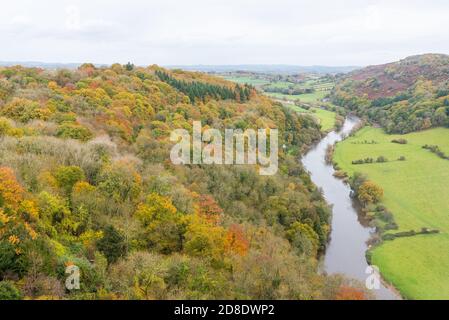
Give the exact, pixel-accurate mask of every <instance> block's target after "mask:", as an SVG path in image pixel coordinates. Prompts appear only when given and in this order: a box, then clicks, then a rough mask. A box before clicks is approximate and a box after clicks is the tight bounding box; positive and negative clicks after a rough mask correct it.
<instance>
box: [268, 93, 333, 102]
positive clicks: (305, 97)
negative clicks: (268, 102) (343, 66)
mask: <svg viewBox="0 0 449 320" xmlns="http://www.w3.org/2000/svg"><path fill="white" fill-rule="evenodd" d="M328 93H329V92H327V91H315V92H313V93H305V94H299V95H290V94H283V93H278V92H265V94H266V95H267V96H270V97H272V98H276V99H287V100H299V101H301V102H305V103H311V102H318V101H320V100H322V99H324V97H325V96H326V95H327V94H328Z"/></svg>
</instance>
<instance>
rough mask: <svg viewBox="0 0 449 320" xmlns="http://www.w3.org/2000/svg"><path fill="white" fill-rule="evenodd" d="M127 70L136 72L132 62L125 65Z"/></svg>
mask: <svg viewBox="0 0 449 320" xmlns="http://www.w3.org/2000/svg"><path fill="white" fill-rule="evenodd" d="M125 69H126V71H133V70H134V64H132V63H131V62H128V63H127V64H126V65H125Z"/></svg>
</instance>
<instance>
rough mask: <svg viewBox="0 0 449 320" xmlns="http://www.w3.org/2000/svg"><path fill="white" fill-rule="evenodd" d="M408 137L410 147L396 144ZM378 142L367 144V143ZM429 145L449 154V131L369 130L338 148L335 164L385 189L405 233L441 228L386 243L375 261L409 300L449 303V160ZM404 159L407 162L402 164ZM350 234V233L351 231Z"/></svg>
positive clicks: (374, 254) (388, 203)
mask: <svg viewBox="0 0 449 320" xmlns="http://www.w3.org/2000/svg"><path fill="white" fill-rule="evenodd" d="M394 138H405V139H407V140H408V144H406V145H399V144H394V143H391V140H392V139H394ZM365 140H366V141H373V140H374V141H376V142H377V144H363V143H361V142H363V141H365ZM425 144H432V145H438V146H439V147H440V148H441V149H442V150H443V151H444V152H445V153H446V154H449V129H443V128H437V129H432V130H427V131H423V132H416V133H411V134H407V135H403V136H395V135H387V134H385V133H384V132H383V131H382V130H381V129H377V128H371V127H367V128H364V129H362V130H361V131H359V132H358V133H357V134H356V136H354V137H351V138H348V139H347V140H345V141H343V142H341V143H339V144H338V146H337V148H336V151H335V156H334V160H335V161H336V162H337V163H338V165H339V166H340V167H341V168H342V169H343V170H344V171H346V172H348V173H349V174H351V175H352V174H353V173H354V172H355V171H359V172H363V173H365V174H367V175H368V177H369V179H370V180H372V181H374V182H376V183H377V184H379V185H380V186H382V188H383V189H384V192H385V195H384V198H383V200H382V203H383V204H384V205H385V206H386V207H387V208H388V209H389V210H390V211H391V212H392V213H393V215H394V218H395V221H396V223H397V224H398V225H399V230H397V231H394V232H398V231H408V230H415V231H419V230H420V229H421V228H423V227H425V228H432V229H438V230H440V233H439V234H434V235H420V236H414V237H407V238H398V239H395V240H393V241H385V242H384V243H383V244H382V245H380V246H378V247H376V248H375V249H374V250H373V252H372V262H373V264H374V265H377V266H378V267H379V268H380V270H381V272H382V274H383V275H384V277H385V278H386V279H387V280H388V281H390V282H392V283H393V284H394V285H395V287H396V288H398V289H399V290H400V292H401V293H402V294H403V296H404V297H406V298H412V299H443V298H444V299H449V183H448V181H449V161H448V160H444V159H441V158H439V157H438V156H437V155H435V154H433V153H431V152H430V151H428V150H425V149H422V146H423V145H425ZM381 155H382V156H385V157H387V158H388V159H389V162H387V163H379V164H377V163H374V164H362V165H352V164H351V162H352V161H353V160H358V159H362V158H366V157H372V158H377V157H378V156H381ZM401 156H405V157H406V161H397V159H398V158H399V157H401ZM349 231H350V230H348V232H349Z"/></svg>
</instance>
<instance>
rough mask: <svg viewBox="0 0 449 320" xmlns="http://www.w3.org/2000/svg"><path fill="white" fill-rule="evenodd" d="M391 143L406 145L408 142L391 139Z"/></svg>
mask: <svg viewBox="0 0 449 320" xmlns="http://www.w3.org/2000/svg"><path fill="white" fill-rule="evenodd" d="M391 142H392V143H397V144H407V143H408V141H407V140H406V139H393V140H391Z"/></svg>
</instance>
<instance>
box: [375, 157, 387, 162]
mask: <svg viewBox="0 0 449 320" xmlns="http://www.w3.org/2000/svg"><path fill="white" fill-rule="evenodd" d="M376 162H377V163H383V162H388V159H387V158H385V157H384V156H379V157H378V158H377V160H376Z"/></svg>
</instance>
